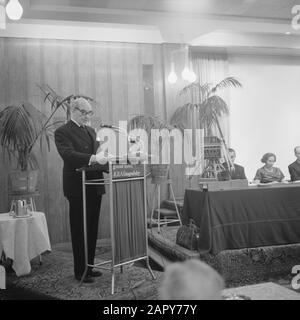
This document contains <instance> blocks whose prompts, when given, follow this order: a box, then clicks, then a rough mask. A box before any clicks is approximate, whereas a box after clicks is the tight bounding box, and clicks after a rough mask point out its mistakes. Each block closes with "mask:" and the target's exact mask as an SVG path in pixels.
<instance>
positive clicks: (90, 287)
mask: <svg viewBox="0 0 300 320" xmlns="http://www.w3.org/2000/svg"><path fill="white" fill-rule="evenodd" d="M52 249H53V250H52V252H51V253H46V254H44V255H43V263H42V265H39V263H38V261H37V260H33V261H32V271H31V273H30V274H29V275H27V276H22V277H19V278H18V277H17V276H16V275H15V274H7V290H6V297H5V299H65V300H74V299H75V300H78V299H80V300H81V299H82V300H106V299H112V300H113V299H126V300H133V299H140V300H144V299H156V296H157V287H158V286H159V283H160V277H161V273H160V272H157V271H154V274H155V276H156V278H157V279H156V280H153V279H152V277H151V275H150V273H149V271H148V269H146V268H144V266H143V265H142V264H141V263H140V264H139V265H137V264H131V265H126V266H124V267H123V273H120V269H119V268H117V269H116V276H115V295H113V296H112V295H111V273H110V271H109V270H103V271H102V273H103V275H102V276H101V277H98V278H94V279H95V282H94V283H91V284H84V283H83V284H82V285H81V286H80V285H79V282H78V281H77V280H75V279H74V276H73V256H72V251H71V247H70V244H59V245H56V246H53V248H52ZM110 252H111V251H110V247H109V246H108V245H103V244H101V245H98V246H97V250H96V259H97V257H98V259H97V261H99V262H100V261H101V260H102V261H104V260H108V259H110ZM100 257H101V259H99V258H100Z"/></svg>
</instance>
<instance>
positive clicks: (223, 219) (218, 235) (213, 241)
mask: <svg viewBox="0 0 300 320" xmlns="http://www.w3.org/2000/svg"><path fill="white" fill-rule="evenodd" d="M190 219H193V220H194V221H195V223H196V225H197V226H198V227H199V251H200V252H207V253H211V254H217V253H219V252H221V251H223V250H232V249H241V248H251V247H260V246H271V245H285V244H294V243H300V185H299V184H298V183H297V184H287V185H281V184H280V185H279V186H276V187H274V186H270V187H268V186H264V187H249V188H245V189H241V190H227V191H200V190H195V189H187V190H186V191H185V197H184V206H183V216H182V220H183V221H182V222H183V224H189V221H190Z"/></svg>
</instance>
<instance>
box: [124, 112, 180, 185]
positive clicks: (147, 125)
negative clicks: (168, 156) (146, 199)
mask: <svg viewBox="0 0 300 320" xmlns="http://www.w3.org/2000/svg"><path fill="white" fill-rule="evenodd" d="M173 128H174V127H173V126H171V125H169V124H167V123H166V122H164V121H162V120H161V119H159V118H158V117H154V116H150V115H137V116H134V117H133V118H132V119H130V121H129V122H128V129H129V131H130V130H133V129H144V130H145V131H146V132H147V135H148V150H146V152H147V153H148V155H151V148H150V141H151V140H150V139H151V130H152V129H158V130H162V129H168V130H171V129H173ZM163 139H164V137H162V138H161V139H159V141H158V142H157V145H156V146H155V147H156V148H157V150H158V153H159V154H161V152H162V146H163V143H164V141H163ZM152 152H153V151H152ZM149 160H150V171H151V177H152V183H155V184H159V183H162V182H164V181H166V180H167V179H168V174H169V168H170V166H169V164H152V163H151V156H150V157H149Z"/></svg>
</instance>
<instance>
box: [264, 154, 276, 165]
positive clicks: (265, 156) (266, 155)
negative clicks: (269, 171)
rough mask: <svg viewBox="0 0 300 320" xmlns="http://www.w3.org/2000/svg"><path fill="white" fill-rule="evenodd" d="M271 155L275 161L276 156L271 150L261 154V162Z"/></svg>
mask: <svg viewBox="0 0 300 320" xmlns="http://www.w3.org/2000/svg"><path fill="white" fill-rule="evenodd" d="M271 157H274V159H275V161H276V156H275V154H274V153H271V152H268V153H265V154H264V155H263V157H262V158H261V160H260V161H261V162H262V163H267V161H268V159H269V158H271Z"/></svg>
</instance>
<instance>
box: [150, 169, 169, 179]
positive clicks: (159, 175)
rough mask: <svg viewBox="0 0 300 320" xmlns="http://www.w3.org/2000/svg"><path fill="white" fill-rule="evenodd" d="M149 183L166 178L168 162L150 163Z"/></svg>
mask: <svg viewBox="0 0 300 320" xmlns="http://www.w3.org/2000/svg"><path fill="white" fill-rule="evenodd" d="M150 170H151V177H152V180H151V183H155V184H160V183H163V182H165V181H167V180H168V173H169V165H168V164H151V165H150Z"/></svg>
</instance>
